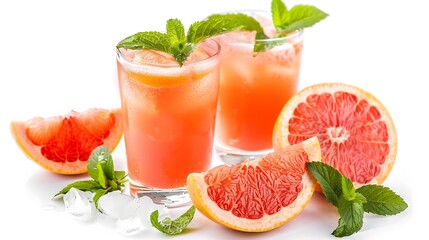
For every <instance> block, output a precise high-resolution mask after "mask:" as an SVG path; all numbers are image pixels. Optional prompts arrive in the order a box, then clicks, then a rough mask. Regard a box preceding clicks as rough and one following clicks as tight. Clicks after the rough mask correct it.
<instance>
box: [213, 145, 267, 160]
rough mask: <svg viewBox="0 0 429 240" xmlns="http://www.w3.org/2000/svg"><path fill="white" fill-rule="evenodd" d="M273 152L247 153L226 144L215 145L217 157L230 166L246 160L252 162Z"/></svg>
mask: <svg viewBox="0 0 429 240" xmlns="http://www.w3.org/2000/svg"><path fill="white" fill-rule="evenodd" d="M271 152H273V150H272V149H267V150H262V151H246V150H241V149H238V148H233V147H228V146H226V145H225V144H222V143H219V142H216V143H215V153H216V156H217V157H218V158H219V159H220V160H221V161H222V162H224V163H226V164H229V165H234V164H237V163H241V162H243V161H244V160H246V159H248V160H250V161H252V160H255V159H257V158H261V157H264V156H265V155H267V154H268V153H271Z"/></svg>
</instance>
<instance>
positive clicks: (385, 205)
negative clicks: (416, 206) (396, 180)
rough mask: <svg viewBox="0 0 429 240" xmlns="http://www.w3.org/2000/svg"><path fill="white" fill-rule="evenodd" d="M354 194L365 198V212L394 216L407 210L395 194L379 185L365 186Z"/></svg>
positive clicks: (403, 202)
mask: <svg viewBox="0 0 429 240" xmlns="http://www.w3.org/2000/svg"><path fill="white" fill-rule="evenodd" d="M356 192H358V193H360V194H362V195H363V196H364V197H365V198H366V203H365V204H364V205H363V209H364V211H365V212H369V213H374V214H378V215H395V214H398V213H400V212H403V211H404V210H405V209H407V207H408V204H407V203H406V202H405V201H404V199H402V198H401V197H400V196H399V195H397V194H396V193H395V192H393V191H392V190H390V189H389V188H387V187H383V186H379V185H366V186H363V187H360V188H358V189H357V190H356Z"/></svg>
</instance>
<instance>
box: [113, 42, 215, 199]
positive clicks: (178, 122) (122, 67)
mask: <svg viewBox="0 0 429 240" xmlns="http://www.w3.org/2000/svg"><path fill="white" fill-rule="evenodd" d="M219 51H220V46H219V45H218V43H217V42H216V41H213V40H206V41H205V42H202V43H200V44H199V45H198V46H197V49H196V50H195V51H194V52H193V53H192V54H191V56H190V57H189V58H188V60H187V61H186V62H185V64H184V65H183V66H182V67H179V65H178V63H177V62H176V61H175V60H174V59H173V58H172V57H171V55H169V54H166V53H163V52H159V51H153V50H125V49H118V50H117V68H118V79H119V89H120V96H121V105H122V111H123V114H122V115H123V120H124V137H125V148H126V155H127V166H128V173H129V177H130V192H131V194H132V195H134V196H143V195H146V196H149V197H151V198H152V199H153V200H154V202H156V203H162V204H164V205H166V206H171V207H173V206H180V205H184V204H187V203H190V198H189V196H188V194H187V191H186V178H187V176H188V174H189V173H191V172H203V171H206V170H208V169H209V167H210V164H211V158H212V150H213V139H214V128H215V117H216V106H217V100H218V88H219V66H220V65H219V60H220V57H219Z"/></svg>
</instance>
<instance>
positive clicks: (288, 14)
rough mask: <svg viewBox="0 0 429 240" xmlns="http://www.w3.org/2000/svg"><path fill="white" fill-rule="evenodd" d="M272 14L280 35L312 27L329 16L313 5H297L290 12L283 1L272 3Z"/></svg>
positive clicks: (278, 0) (277, 0)
mask: <svg viewBox="0 0 429 240" xmlns="http://www.w3.org/2000/svg"><path fill="white" fill-rule="evenodd" d="M271 14H272V18H273V23H274V26H275V27H276V30H277V32H278V33H277V34H278V35H286V34H288V33H291V32H294V31H296V30H299V29H303V28H308V27H312V26H313V25H314V24H316V23H318V22H320V21H321V20H323V19H325V18H326V17H327V16H328V14H327V13H325V12H323V11H322V10H320V9H318V8H317V7H314V6H311V5H296V6H293V7H292V8H291V9H290V10H288V9H287V7H286V5H285V4H284V3H283V2H282V1H281V0H273V1H272V2H271Z"/></svg>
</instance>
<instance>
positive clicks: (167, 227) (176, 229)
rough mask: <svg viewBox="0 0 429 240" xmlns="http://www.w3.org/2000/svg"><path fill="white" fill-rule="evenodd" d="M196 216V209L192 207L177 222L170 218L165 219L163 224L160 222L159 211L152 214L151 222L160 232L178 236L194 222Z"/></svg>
mask: <svg viewBox="0 0 429 240" xmlns="http://www.w3.org/2000/svg"><path fill="white" fill-rule="evenodd" d="M194 214H195V207H194V206H192V207H191V208H189V210H188V211H186V212H185V213H184V214H183V215H182V216H180V217H178V218H177V219H175V220H171V219H170V218H165V219H164V220H162V221H161V222H159V221H158V217H159V213H158V210H156V211H154V212H152V213H151V214H150V222H151V223H152V226H153V227H155V228H156V229H158V230H159V231H160V232H162V233H165V234H168V235H176V234H179V233H181V232H182V231H183V230H184V229H185V228H186V226H188V224H189V223H190V222H191V221H192V219H193V218H194Z"/></svg>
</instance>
